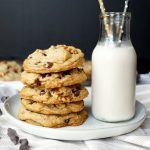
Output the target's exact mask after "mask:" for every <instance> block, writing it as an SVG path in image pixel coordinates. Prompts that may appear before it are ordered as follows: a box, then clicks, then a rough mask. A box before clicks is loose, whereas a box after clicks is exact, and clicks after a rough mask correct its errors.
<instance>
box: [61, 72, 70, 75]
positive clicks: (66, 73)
mask: <svg viewBox="0 0 150 150" xmlns="http://www.w3.org/2000/svg"><path fill="white" fill-rule="evenodd" d="M66 75H70V71H64V72H62V76H66Z"/></svg>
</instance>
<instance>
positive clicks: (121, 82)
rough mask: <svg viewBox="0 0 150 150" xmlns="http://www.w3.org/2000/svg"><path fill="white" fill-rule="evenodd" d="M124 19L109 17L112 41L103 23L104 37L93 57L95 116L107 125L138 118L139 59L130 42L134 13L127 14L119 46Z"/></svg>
mask: <svg viewBox="0 0 150 150" xmlns="http://www.w3.org/2000/svg"><path fill="white" fill-rule="evenodd" d="M122 16H123V14H122V13H117V12H115V13H113V12H108V13H107V20H108V24H109V31H110V36H109V37H108V36H107V34H106V30H105V27H104V22H103V19H102V21H101V25H102V26H101V30H102V32H101V33H102V35H101V37H100V39H99V41H98V43H97V45H96V47H95V49H94V51H93V54H92V113H93V116H94V117H95V118H96V119H98V120H102V121H107V122H118V121H125V120H129V119H131V118H132V117H133V116H134V114H135V85H136V62H137V58H136V53H135V50H134V48H133V46H132V43H131V41H130V19H131V15H130V13H127V14H126V17H125V24H124V28H123V31H124V32H123V34H122V39H121V40H122V42H121V43H120V44H118V37H119V31H120V24H121V20H122Z"/></svg>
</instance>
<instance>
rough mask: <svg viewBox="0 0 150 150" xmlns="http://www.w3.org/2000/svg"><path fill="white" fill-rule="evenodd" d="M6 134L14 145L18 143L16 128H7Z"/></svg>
mask: <svg viewBox="0 0 150 150" xmlns="http://www.w3.org/2000/svg"><path fill="white" fill-rule="evenodd" d="M7 135H8V136H9V138H10V140H11V141H12V142H13V143H14V144H15V145H17V144H18V142H19V137H18V135H17V132H16V130H14V129H11V128H8V130H7Z"/></svg>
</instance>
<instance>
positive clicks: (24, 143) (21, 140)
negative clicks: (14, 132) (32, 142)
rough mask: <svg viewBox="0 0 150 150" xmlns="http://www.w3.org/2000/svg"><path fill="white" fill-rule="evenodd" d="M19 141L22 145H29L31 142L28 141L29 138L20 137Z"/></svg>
mask: <svg viewBox="0 0 150 150" xmlns="http://www.w3.org/2000/svg"><path fill="white" fill-rule="evenodd" d="M19 143H20V144H21V145H28V144H29V142H28V140H27V139H20V140H19Z"/></svg>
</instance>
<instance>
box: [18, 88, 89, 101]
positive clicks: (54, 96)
mask: <svg viewBox="0 0 150 150" xmlns="http://www.w3.org/2000/svg"><path fill="white" fill-rule="evenodd" d="M87 96H88V91H87V89H86V88H84V87H83V86H81V85H72V86H69V87H60V88H54V89H43V88H32V87H28V86H25V87H23V89H22V90H21V91H20V97H21V98H23V99H29V100H33V101H36V102H40V103H45V104H60V103H69V102H75V101H81V100H83V99H84V98H85V97H87Z"/></svg>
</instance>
